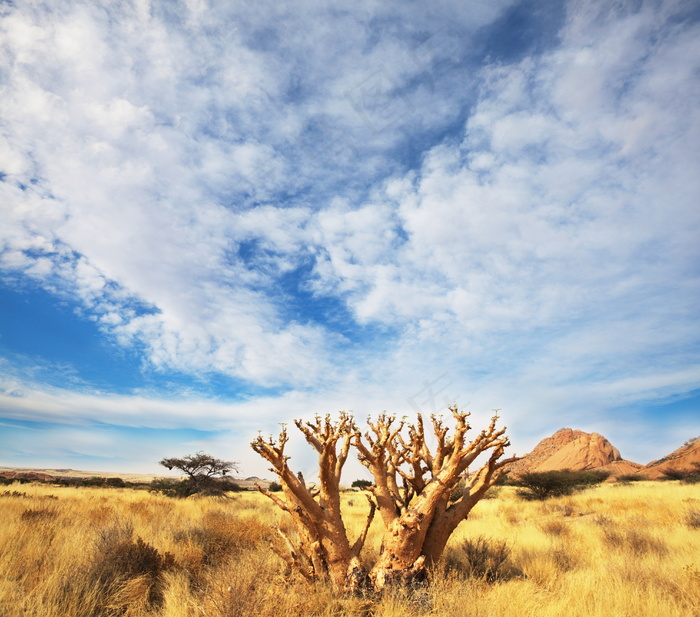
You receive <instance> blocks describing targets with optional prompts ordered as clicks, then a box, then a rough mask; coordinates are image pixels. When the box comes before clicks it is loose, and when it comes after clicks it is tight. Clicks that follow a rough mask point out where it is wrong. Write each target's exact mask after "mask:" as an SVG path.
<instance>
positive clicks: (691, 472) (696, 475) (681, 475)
mask: <svg viewBox="0 0 700 617" xmlns="http://www.w3.org/2000/svg"><path fill="white" fill-rule="evenodd" d="M661 479H662V480H680V481H681V482H685V483H686V484H696V483H698V482H700V463H693V467H692V468H690V469H667V470H666V471H664V472H663V475H662V476H661Z"/></svg>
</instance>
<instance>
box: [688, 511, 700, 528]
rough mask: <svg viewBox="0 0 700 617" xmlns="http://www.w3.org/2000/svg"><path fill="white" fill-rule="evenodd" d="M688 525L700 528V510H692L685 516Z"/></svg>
mask: <svg viewBox="0 0 700 617" xmlns="http://www.w3.org/2000/svg"><path fill="white" fill-rule="evenodd" d="M685 522H686V523H687V524H688V527H691V528H693V529H700V510H690V511H689V512H688V514H687V515H686V517H685Z"/></svg>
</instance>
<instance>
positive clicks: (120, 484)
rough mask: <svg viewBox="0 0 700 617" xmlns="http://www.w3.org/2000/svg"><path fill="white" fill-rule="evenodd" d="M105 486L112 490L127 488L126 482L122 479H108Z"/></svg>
mask: <svg viewBox="0 0 700 617" xmlns="http://www.w3.org/2000/svg"><path fill="white" fill-rule="evenodd" d="M104 485H105V486H109V487H112V488H124V487H125V486H126V482H124V480H122V479H121V478H107V479H106V480H105V482H104Z"/></svg>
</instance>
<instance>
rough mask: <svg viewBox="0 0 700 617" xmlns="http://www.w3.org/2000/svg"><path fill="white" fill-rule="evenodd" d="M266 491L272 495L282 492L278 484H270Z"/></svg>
mask: <svg viewBox="0 0 700 617" xmlns="http://www.w3.org/2000/svg"><path fill="white" fill-rule="evenodd" d="M267 490H268V491H271V492H273V493H279V492H280V491H281V490H282V485H281V484H280V483H279V482H270V484H269V485H268V487H267Z"/></svg>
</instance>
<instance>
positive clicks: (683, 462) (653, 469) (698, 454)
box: [639, 437, 700, 479]
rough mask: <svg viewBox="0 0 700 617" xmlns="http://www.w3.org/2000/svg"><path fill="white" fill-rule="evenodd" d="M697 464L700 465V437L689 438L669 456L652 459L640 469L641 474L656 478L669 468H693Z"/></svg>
mask: <svg viewBox="0 0 700 617" xmlns="http://www.w3.org/2000/svg"><path fill="white" fill-rule="evenodd" d="M696 464H699V465H700V437H696V438H695V439H689V440H688V441H686V442H685V443H684V444H683V445H682V446H681V447H680V448H678V449H677V450H674V451H673V452H671V454H669V455H668V456H664V457H663V458H660V459H659V460H658V461H652V462H651V463H649V464H648V465H647V466H646V467H644V468H642V469H640V470H639V474H640V475H644V476H646V477H647V478H650V479H655V478H658V477H659V476H661V475H663V473H664V472H665V471H668V470H674V471H676V470H685V469H688V470H691V469H693V468H694V466H695V465H696Z"/></svg>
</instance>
